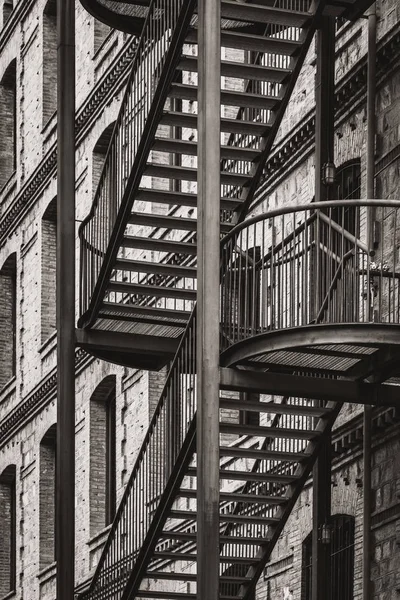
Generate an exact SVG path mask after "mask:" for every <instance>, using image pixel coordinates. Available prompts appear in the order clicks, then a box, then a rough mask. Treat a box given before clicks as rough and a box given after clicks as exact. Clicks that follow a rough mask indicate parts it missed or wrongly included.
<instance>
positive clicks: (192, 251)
mask: <svg viewBox="0 0 400 600" xmlns="http://www.w3.org/2000/svg"><path fill="white" fill-rule="evenodd" d="M121 246H123V247H125V248H137V249H139V250H154V251H155V252H172V253H177V254H189V255H191V256H195V255H196V252H197V245H196V244H194V243H190V244H189V243H187V242H175V241H174V242H173V241H170V240H164V239H158V238H145V237H137V236H132V235H125V236H124V238H123V239H122V242H121Z"/></svg>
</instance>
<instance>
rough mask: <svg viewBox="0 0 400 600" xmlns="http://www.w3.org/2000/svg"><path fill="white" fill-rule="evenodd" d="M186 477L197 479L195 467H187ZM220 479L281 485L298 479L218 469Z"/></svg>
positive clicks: (274, 474) (279, 475) (295, 476)
mask: <svg viewBox="0 0 400 600" xmlns="http://www.w3.org/2000/svg"><path fill="white" fill-rule="evenodd" d="M186 475H187V477H197V469H196V467H189V468H188V470H187V472H186ZM219 477H220V479H232V480H235V481H262V482H263V483H266V482H267V481H268V482H272V483H281V484H283V485H286V484H289V483H293V482H294V481H296V480H297V479H298V477H297V475H281V474H279V473H257V472H254V473H253V472H252V471H231V470H229V469H220V472H219Z"/></svg>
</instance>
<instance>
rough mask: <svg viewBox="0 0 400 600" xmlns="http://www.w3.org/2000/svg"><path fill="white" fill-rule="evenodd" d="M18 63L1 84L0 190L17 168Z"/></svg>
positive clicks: (12, 63)
mask: <svg viewBox="0 0 400 600" xmlns="http://www.w3.org/2000/svg"><path fill="white" fill-rule="evenodd" d="M16 89H17V61H16V60H15V59H14V60H13V61H12V62H11V63H10V65H9V66H8V68H7V70H6V72H5V73H4V75H3V78H2V80H1V83H0V188H2V187H3V186H4V185H5V184H6V183H7V181H8V180H9V179H10V177H11V175H12V174H13V173H14V171H15V168H16V158H17V152H16V140H17V136H16V114H17V111H16Z"/></svg>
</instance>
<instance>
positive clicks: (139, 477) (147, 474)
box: [80, 313, 197, 600]
mask: <svg viewBox="0 0 400 600" xmlns="http://www.w3.org/2000/svg"><path fill="white" fill-rule="evenodd" d="M195 331H196V316H195V314H194V313H193V315H192V318H191V321H190V323H189V324H188V327H187V329H186V333H185V335H184V337H183V338H182V340H181V343H180V346H179V349H178V352H177V354H176V356H175V359H174V361H173V364H172V367H171V370H170V372H169V375H168V378H167V381H166V384H165V386H164V389H163V392H162V394H161V397H160V400H159V402H158V404H157V407H156V409H155V412H154V415H153V417H152V419H151V422H150V425H149V428H148V430H147V434H146V437H145V439H144V441H143V444H142V446H141V448H140V450H139V454H138V457H137V459H136V462H135V465H134V468H133V470H132V473H131V475H130V477H129V481H128V483H127V485H126V488H125V491H124V494H123V497H122V500H121V502H120V504H119V507H118V510H117V513H116V516H115V519H114V521H113V524H112V527H111V531H110V534H109V536H108V538H107V542H106V544H105V547H104V549H103V552H102V554H101V557H100V560H99V563H98V566H97V569H96V572H95V574H94V576H93V579H92V581H91V584H90V587H89V589H88V590H87V591H86V592H84V593H83V594H82V595H81V596H80V597H81V598H82V600H100V599H102V598H111V597H112V598H113V600H120V599H121V598H122V594H123V592H124V589H125V585H126V583H127V581H128V578H129V576H130V574H131V572H132V570H133V569H134V567H135V566H136V562H137V560H138V558H139V553H140V550H141V549H142V548H143V544H144V542H145V539H146V536H147V535H148V533H149V529H150V526H151V523H152V521H153V518H154V515H155V513H156V511H157V509H158V508H159V507H160V502H161V500H162V498H163V493H164V490H165V488H166V486H167V483H168V481H169V479H170V477H171V474H172V472H173V469H174V467H175V465H176V463H177V459H178V456H179V455H180V452H181V449H182V447H183V445H184V442H185V440H186V438H187V436H188V435H190V430H191V425H192V423H193V419H194V416H195V412H196V406H197V403H196V375H195V368H196V340H195V334H194V332H195Z"/></svg>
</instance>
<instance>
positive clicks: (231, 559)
mask: <svg viewBox="0 0 400 600" xmlns="http://www.w3.org/2000/svg"><path fill="white" fill-rule="evenodd" d="M160 559H163V560H181V561H185V562H195V561H197V555H196V554H189V553H187V554H185V553H184V552H166V551H165V552H154V554H153V557H152V560H153V561H155V560H160ZM219 560H220V562H223V563H237V564H242V565H254V564H255V563H256V562H257V560H258V559H257V558H248V557H243V556H220V557H219Z"/></svg>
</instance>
